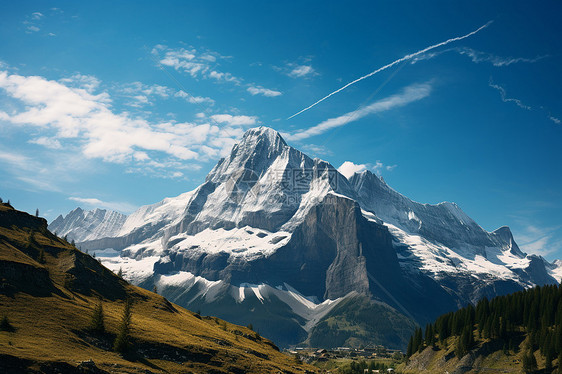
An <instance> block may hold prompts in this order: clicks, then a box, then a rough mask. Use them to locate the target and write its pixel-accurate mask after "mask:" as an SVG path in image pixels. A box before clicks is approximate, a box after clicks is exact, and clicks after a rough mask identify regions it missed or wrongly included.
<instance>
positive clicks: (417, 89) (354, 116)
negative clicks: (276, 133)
mask: <svg viewBox="0 0 562 374" xmlns="http://www.w3.org/2000/svg"><path fill="white" fill-rule="evenodd" d="M430 93H431V85H430V84H429V83H424V84H413V85H411V86H408V87H406V88H405V89H404V90H403V91H402V92H401V93H399V94H396V95H392V96H389V97H386V98H384V99H381V100H378V101H375V102H374V103H372V104H370V105H368V106H365V107H362V108H360V109H357V110H355V111H353V112H349V113H346V114H344V115H342V116H339V117H335V118H330V119H328V120H326V121H323V122H321V123H319V124H318V125H316V126H312V127H310V128H308V129H306V130H299V131H297V132H295V133H293V134H283V136H284V137H286V139H289V140H302V139H306V138H310V137H311V136H316V135H320V134H323V133H325V132H326V131H329V130H331V129H333V128H336V127H340V126H345V125H347V124H348V123H350V122H353V121H357V120H359V119H361V118H363V117H365V116H368V115H370V114H374V113H380V112H385V111H387V110H391V109H394V108H398V107H402V106H404V105H407V104H409V103H412V102H414V101H418V100H421V99H423V98H425V97H427V96H429V94H430Z"/></svg>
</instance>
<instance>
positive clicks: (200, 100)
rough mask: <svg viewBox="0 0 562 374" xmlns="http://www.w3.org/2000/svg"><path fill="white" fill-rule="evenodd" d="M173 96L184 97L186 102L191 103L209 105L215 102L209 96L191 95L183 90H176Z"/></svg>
mask: <svg viewBox="0 0 562 374" xmlns="http://www.w3.org/2000/svg"><path fill="white" fill-rule="evenodd" d="M174 96H175V97H180V98H182V99H185V100H186V101H187V102H189V103H191V104H209V105H213V104H215V100H213V99H211V98H210V97H203V96H193V95H190V94H188V93H187V92H185V91H183V90H180V91H178V92H176V93H175V94H174Z"/></svg>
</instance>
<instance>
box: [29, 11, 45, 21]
mask: <svg viewBox="0 0 562 374" xmlns="http://www.w3.org/2000/svg"><path fill="white" fill-rule="evenodd" d="M43 17H44V16H43V14H42V13H39V12H34V13H32V14H31V18H32V19H34V20H38V19H41V18H43Z"/></svg>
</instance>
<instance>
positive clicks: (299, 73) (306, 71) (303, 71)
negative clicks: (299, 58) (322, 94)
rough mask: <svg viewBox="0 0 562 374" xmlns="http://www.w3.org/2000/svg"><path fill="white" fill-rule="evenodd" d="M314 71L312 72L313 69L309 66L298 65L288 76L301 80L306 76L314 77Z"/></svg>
mask: <svg viewBox="0 0 562 374" xmlns="http://www.w3.org/2000/svg"><path fill="white" fill-rule="evenodd" d="M316 74H317V73H316V71H315V70H314V68H313V67H312V66H310V65H298V66H295V67H294V68H293V69H292V70H291V71H290V72H289V73H288V75H289V76H290V77H293V78H301V77H306V76H310V75H316Z"/></svg>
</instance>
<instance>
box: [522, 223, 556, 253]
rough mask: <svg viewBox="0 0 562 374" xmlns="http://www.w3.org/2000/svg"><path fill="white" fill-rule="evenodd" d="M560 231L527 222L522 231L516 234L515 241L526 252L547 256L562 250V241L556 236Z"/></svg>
mask: <svg viewBox="0 0 562 374" xmlns="http://www.w3.org/2000/svg"><path fill="white" fill-rule="evenodd" d="M521 222H522V221H521ZM559 229H560V227H539V226H536V225H533V224H529V223H528V222H526V223H525V224H524V225H523V227H522V229H521V230H520V231H518V232H515V233H514V236H515V241H516V242H517V243H518V245H519V246H520V247H521V249H522V250H523V251H524V252H527V253H532V254H536V255H541V256H547V255H549V254H551V253H554V252H556V251H558V250H560V249H562V240H561V239H560V238H559V237H557V235H556V234H557V231H558V230H559Z"/></svg>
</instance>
